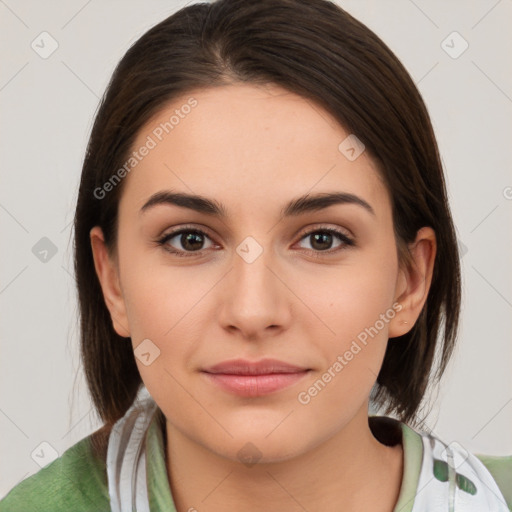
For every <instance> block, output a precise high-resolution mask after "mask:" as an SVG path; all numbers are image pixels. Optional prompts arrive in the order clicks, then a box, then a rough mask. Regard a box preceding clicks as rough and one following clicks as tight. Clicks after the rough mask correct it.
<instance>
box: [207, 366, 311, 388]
mask: <svg viewBox="0 0 512 512" xmlns="http://www.w3.org/2000/svg"><path fill="white" fill-rule="evenodd" d="M309 371H310V369H309V368H304V367H300V366H296V365H293V364H290V363H286V362H284V361H279V360H277V359H262V360H260V361H256V362H252V361H247V360H245V359H233V360H230V361H224V362H222V363H218V364H216V365H214V366H211V367H209V368H206V369H204V370H203V373H204V375H205V376H206V377H207V378H208V380H209V381H210V382H212V383H213V384H216V385H217V386H219V387H221V388H222V389H224V390H225V391H229V392H231V393H235V394H237V395H240V396H248V397H256V396H261V395H267V394H269V393H274V392H276V391H279V390H282V389H284V388H287V387H289V386H291V385H293V384H295V383H296V382H298V381H299V380H301V379H302V378H304V377H305V376H306V375H307V374H308V373H309Z"/></svg>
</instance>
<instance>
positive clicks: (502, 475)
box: [475, 453, 512, 510]
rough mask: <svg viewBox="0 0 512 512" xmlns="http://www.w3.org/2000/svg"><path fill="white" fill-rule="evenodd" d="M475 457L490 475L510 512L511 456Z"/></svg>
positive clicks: (511, 485) (511, 502)
mask: <svg viewBox="0 0 512 512" xmlns="http://www.w3.org/2000/svg"><path fill="white" fill-rule="evenodd" d="M475 456H476V457H477V458H478V459H479V460H480V461H481V462H482V463H483V464H484V466H485V467H486V468H487V470H488V471H489V473H491V475H492V477H493V478H494V480H495V482H496V483H497V484H498V487H499V488H500V491H501V493H502V494H503V497H504V498H505V501H506V502H507V506H508V508H509V509H510V510H512V455H505V456H494V455H481V454H478V453H476V454H475Z"/></svg>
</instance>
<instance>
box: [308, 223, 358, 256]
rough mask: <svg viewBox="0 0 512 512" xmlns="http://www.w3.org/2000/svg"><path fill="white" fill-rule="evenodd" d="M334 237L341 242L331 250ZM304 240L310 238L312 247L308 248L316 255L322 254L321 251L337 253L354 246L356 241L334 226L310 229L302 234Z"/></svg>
mask: <svg viewBox="0 0 512 512" xmlns="http://www.w3.org/2000/svg"><path fill="white" fill-rule="evenodd" d="M333 237H334V238H337V239H338V240H339V241H340V243H339V245H338V246H336V248H335V249H333V250H331V248H332V245H333ZM302 240H309V241H310V243H309V245H310V247H309V248H306V249H308V251H309V252H312V253H313V254H314V255H315V256H322V254H321V253H327V254H332V253H337V252H339V251H342V250H343V249H346V248H347V247H350V246H354V245H355V242H354V240H352V239H351V238H350V237H349V236H347V235H346V234H345V233H343V232H342V231H338V230H337V229H334V228H323V227H322V228H316V229H314V230H311V231H308V232H307V233H305V234H303V235H302V236H301V241H302Z"/></svg>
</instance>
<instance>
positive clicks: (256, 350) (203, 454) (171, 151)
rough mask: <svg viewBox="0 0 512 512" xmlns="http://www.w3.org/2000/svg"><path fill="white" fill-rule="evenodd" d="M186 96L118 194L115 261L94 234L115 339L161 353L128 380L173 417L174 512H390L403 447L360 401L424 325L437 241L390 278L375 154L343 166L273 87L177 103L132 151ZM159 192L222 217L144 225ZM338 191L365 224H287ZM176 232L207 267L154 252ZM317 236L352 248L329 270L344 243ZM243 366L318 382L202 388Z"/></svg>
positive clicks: (329, 142) (292, 101)
mask: <svg viewBox="0 0 512 512" xmlns="http://www.w3.org/2000/svg"><path fill="white" fill-rule="evenodd" d="M191 96H192V97H194V98H196V100H197V101H198V105H197V107H196V108H195V109H194V110H192V111H191V113H190V114H189V115H188V116H186V117H185V118H184V119H182V120H180V124H179V125H178V126H176V127H175V129H174V130H173V131H172V132H171V133H170V134H169V135H167V136H165V137H164V138H163V140H162V141H161V142H159V143H158V145H157V146H156V147H155V148H154V149H152V150H151V151H150V152H149V154H148V155H147V156H146V157H145V158H144V159H143V160H142V161H141V162H140V163H138V165H137V166H136V168H135V169H134V170H132V171H131V173H130V174H129V175H128V176H127V177H126V178H125V180H126V181H125V182H124V184H123V186H124V189H123V192H122V196H121V200H120V204H119V231H118V246H117V250H116V253H115V256H114V257H112V258H110V257H109V255H108V253H107V250H106V246H105V243H104V239H103V234H102V231H101V229H100V228H99V227H97V226H96V227H94V228H93V229H92V230H91V246H92V249H93V254H94V261H95V265H96V271H97V274H98V277H99V279H100V282H101V286H102V289H103V293H104V297H105V301H106V304H107V306H108V308H109V311H110V313H111V316H112V321H113V325H114V328H115V330H116V331H117V332H118V333H119V334H120V335H121V336H125V337H131V341H132V344H133V347H134V349H135V348H136V347H137V346H138V345H139V344H140V343H141V342H142V340H144V339H150V340H151V342H152V343H154V344H155V345H156V346H157V347H158V348H159V350H160V356H159V357H157V358H156V359H155V360H154V362H152V364H150V365H149V366H145V365H144V364H142V363H141V361H139V360H138V359H137V364H138V368H139V371H140V374H141V377H142V380H143V381H144V383H145V385H146V387H147V389H148V391H149V392H150V394H151V395H152V396H153V398H154V399H155V401H156V402H157V404H158V405H159V407H160V408H161V409H162V411H163V412H164V414H165V416H166V418H167V427H166V433H167V439H168V448H167V454H166V455H167V470H168V475H169V484H170V486H171V490H172V494H173V497H174V500H175V504H176V507H177V510H178V511H179V512H185V511H188V510H189V509H190V508H191V507H194V508H196V509H197V510H200V511H208V512H216V511H221V510H223V511H225V510H226V509H233V510H244V511H257V510H266V511H269V512H272V511H278V510H279V511H282V510H287V511H295V510H297V511H299V510H301V511H303V510H304V509H306V510H309V511H311V510H324V511H339V510H345V511H356V510H358V511H359V510H374V511H391V510H393V508H394V505H395V503H396V501H397V498H398V495H399V491H400V485H401V481H402V474H403V453H402V447H401V445H398V446H393V447H388V446H385V445H383V444H381V443H380V442H379V441H377V439H376V438H375V437H374V436H373V434H372V432H371V430H370V429H369V426H368V400H369V394H370V391H371V389H372V387H373V385H374V383H375V380H376V377H377V374H378V373H379V369H380V367H381V365H382V361H383V357H384V354H385V349H386V345H387V343H388V339H389V338H393V337H396V336H399V335H402V334H404V333H406V332H407V331H409V330H410V329H411V328H412V326H413V325H414V322H415V321H416V320H417V318H418V316H419V314H420V313H421V310H422V307H423V304H424V303H425V300H426V298H427V294H428V290H429V287H430V282H431V277H432V270H433V262H434V257H435V251H436V240H435V234H434V232H433V231H432V229H431V228H422V229H421V230H419V231H418V234H417V238H416V241H415V242H414V243H413V244H411V245H410V249H411V253H412V256H413V259H414V262H415V266H414V268H411V269H408V270H407V271H405V270H402V269H400V267H399V265H398V260H397V251H396V240H395V238H394V233H393V222H392V214H391V211H392V210H391V202H390V197H389V194H388V191H387V190H386V188H385V186H384V184H383V182H382V180H381V178H380V176H379V173H378V170H377V168H376V166H375V164H374V163H373V161H372V160H371V158H370V157H369V156H368V154H367V152H363V153H362V154H361V156H359V158H357V159H356V160H354V161H349V160H348V159H347V158H346V157H345V156H344V155H343V154H342V153H341V152H340V151H339V150H338V146H339V144H340V142H341V141H343V140H344V139H345V138H346V137H347V135H348V133H347V132H346V131H345V130H344V129H343V128H342V127H341V126H340V125H339V124H338V123H337V122H336V121H335V119H334V118H333V117H331V115H330V114H329V113H328V112H326V111H325V110H323V109H322V108H321V107H320V106H318V105H316V104H313V103H311V102H310V101H308V100H306V99H304V98H302V97H300V96H297V95H295V94H292V93H289V92H287V91H285V90H283V89H281V88H279V87H277V86H275V85H268V86H264V87H263V86H254V85H247V84H236V85H229V86H223V87H221V88H212V89H206V90H201V91H195V92H194V93H190V94H187V95H186V96H184V97H183V98H181V99H180V100H179V101H174V102H172V104H169V105H167V106H165V108H163V109H162V110H161V111H160V112H158V114H157V115H156V116H155V117H154V119H152V120H151V122H149V123H148V124H147V125H146V126H145V127H144V128H143V129H142V130H141V131H140V132H139V134H138V137H137V140H136V141H135V143H134V148H138V147H140V146H141V145H142V144H144V142H145V141H146V137H147V136H148V135H150V134H151V131H152V130H153V129H154V128H155V126H157V125H158V124H159V123H160V122H164V121H166V120H168V119H169V117H170V115H172V113H173V112H174V110H175V109H176V108H179V107H180V106H181V105H183V104H184V103H186V101H187V99H188V98H190V97H191ZM169 189H173V190H174V191H180V192H186V193H195V194H201V195H203V196H206V197H209V198H214V199H216V200H217V201H219V202H222V203H223V204H224V205H225V206H226V208H227V210H228V217H227V218H226V219H223V220H220V219H218V218H213V217H210V216H208V215H206V214H204V213H197V212H193V211H192V210H188V209H186V208H180V207H178V206H174V205H158V206H155V207H154V208H152V209H149V210H148V211H147V212H146V213H144V214H140V213H139V210H140V209H141V207H142V205H143V204H144V203H145V202H146V201H147V200H148V198H149V197H150V196H151V195H152V194H154V193H155V192H158V191H161V190H169ZM332 191H343V192H350V193H352V194H355V195H357V196H359V197H361V198H363V199H364V200H365V201H367V202H368V203H369V204H370V205H371V206H372V208H373V209H374V211H375V215H371V214H370V213H369V212H367V211H366V210H365V209H364V208H362V207H360V206H358V205H355V204H342V205H339V204H338V205H333V206H330V207H329V208H327V209H324V210H320V211H317V212H308V213H306V214H304V215H302V216H300V217H295V218H294V217H291V218H284V219H282V218H281V217H280V210H281V208H282V207H283V206H284V204H285V203H287V202H288V201H289V200H291V199H293V198H296V197H298V196H301V195H303V194H305V193H308V192H310V193H316V192H332ZM185 224H193V227H195V228H198V229H203V230H205V231H206V232H207V237H204V238H202V239H201V238H200V240H199V242H198V244H199V245H198V246H199V248H200V249H201V250H200V251H199V255H198V252H197V251H196V252H195V253H194V252H193V247H192V249H190V246H186V245H185V246H184V245H183V243H181V242H182V241H183V238H182V237H181V236H176V237H174V238H173V239H172V240H169V241H168V242H167V246H168V247H169V246H172V247H173V248H175V249H176V250H181V251H182V252H186V251H187V250H188V254H189V255H191V256H190V257H181V258H180V257H178V256H175V255H173V254H171V253H169V252H167V251H166V250H165V248H164V247H163V246H161V245H158V243H156V240H157V239H158V238H160V237H161V236H163V235H165V234H166V233H169V232H171V231H172V230H173V229H176V228H179V227H182V226H184V225H185ZM325 227H328V228H335V229H338V230H340V231H342V232H343V233H345V234H347V236H349V237H350V238H351V239H353V240H354V241H355V243H356V245H355V246H346V247H345V248H344V249H343V250H341V251H338V252H331V254H330V255H326V254H325V251H335V250H336V249H337V248H339V247H340V246H341V245H343V242H341V241H340V240H339V239H338V238H337V237H336V236H333V238H332V244H331V245H330V246H329V243H328V242H327V243H326V244H324V245H323V246H322V245H320V246H319V245H314V239H313V237H312V236H304V235H305V233H306V232H311V231H313V230H315V229H317V228H325ZM313 232H316V231H313ZM247 236H251V237H253V238H254V239H255V240H256V241H257V242H258V244H259V245H260V246H261V247H262V249H263V252H262V254H261V255H260V256H259V257H258V258H256V260H255V261H254V262H252V263H248V262H247V261H245V260H244V259H243V258H242V257H240V256H239V254H238V253H237V252H236V249H237V247H238V246H239V245H240V243H241V242H242V241H243V240H244V239H245V238H246V237H247ZM201 241H203V243H202V245H201ZM318 247H320V248H319V249H318ZM322 247H324V248H325V249H324V252H322ZM315 248H316V249H315ZM315 252H316V254H317V255H318V256H319V257H317V258H315V257H314V255H313V253H315ZM394 303H399V304H401V305H402V309H401V311H400V312H398V313H396V315H395V316H394V318H393V319H391V320H389V321H388V322H387V323H385V326H384V328H382V329H381V330H380V331H379V333H378V335H376V336H374V337H373V338H371V339H370V341H369V343H368V344H367V345H366V346H365V347H364V348H363V349H362V350H361V351H360V352H359V353H358V354H357V355H355V356H354V358H353V359H352V360H351V361H350V362H348V364H347V365H346V366H345V367H344V368H343V370H342V371H341V372H340V373H339V374H337V376H336V377H335V378H333V379H332V380H331V382H329V383H328V384H327V385H326V386H325V388H324V389H323V390H321V391H320V392H319V393H318V394H317V395H316V396H315V397H314V398H313V399H312V400H311V401H310V402H309V403H308V404H307V405H303V404H301V403H299V401H298V399H297V396H298V394H299V393H300V392H301V391H305V390H306V391H307V390H308V388H309V387H310V386H311V385H312V384H313V383H314V382H315V381H317V380H318V378H320V377H321V376H322V374H323V373H324V372H325V371H326V370H327V369H328V368H329V367H332V365H333V363H334V362H335V361H336V359H337V357H338V355H343V354H344V353H345V352H346V351H347V350H348V349H349V347H350V345H351V343H352V341H353V340H354V339H356V336H357V335H358V334H359V333H360V332H362V331H364V329H365V328H368V327H370V326H373V325H374V324H375V322H376V320H378V319H379V315H380V314H382V313H385V312H386V311H388V310H390V308H391V309H392V305H393V304H394ZM405 322H407V323H405ZM389 343H393V340H392V339H390V340H389ZM238 357H241V358H245V359H250V360H259V359H262V358H264V357H273V358H277V359H281V360H284V361H287V362H289V363H292V364H296V365H299V366H304V367H307V368H311V369H312V371H310V372H309V374H308V375H306V377H304V378H303V379H302V380H301V381H299V382H297V383H295V384H293V385H292V386H290V387H288V388H286V389H283V390H280V391H278V392H275V393H273V394H271V395H267V396H263V397H256V398H247V397H240V396H237V395H234V394H231V393H228V392H225V391H223V390H221V389H220V388H218V387H217V386H215V385H213V384H211V383H210V382H209V381H208V380H207V379H206V378H205V376H204V374H202V373H201V371H200V370H201V369H203V368H205V367H206V366H209V365H213V364H216V363H219V362H221V361H225V360H228V359H233V358H238ZM249 442H250V443H252V445H254V446H255V447H256V448H257V450H258V453H259V456H260V457H261V458H260V459H259V461H258V463H257V464H254V465H251V466H250V467H248V466H247V465H245V464H243V463H242V462H241V461H240V459H239V456H238V452H239V450H241V449H242V448H243V447H244V446H246V444H247V443H249ZM247 449H248V448H247V447H246V450H247ZM251 450H254V448H251Z"/></svg>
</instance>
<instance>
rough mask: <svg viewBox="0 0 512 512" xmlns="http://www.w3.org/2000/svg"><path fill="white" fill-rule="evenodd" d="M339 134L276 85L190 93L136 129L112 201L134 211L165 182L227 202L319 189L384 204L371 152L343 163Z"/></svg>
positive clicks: (314, 108) (313, 108)
mask: <svg viewBox="0 0 512 512" xmlns="http://www.w3.org/2000/svg"><path fill="white" fill-rule="evenodd" d="M191 105H193V106H191ZM349 135H350V134H349V133H347V132H346V131H345V130H344V129H343V127H342V126H341V125H340V124H339V123H338V122H337V121H336V120H335V119H334V118H333V117H332V116H331V114H330V113H329V112H327V111H326V110H324V109H323V108H322V107H320V106H319V105H318V104H316V103H313V102H312V101H310V100H308V99H305V98H303V97H302V96H298V95H296V94H294V93H291V92H289V91H286V90H285V89H282V88H280V87H278V86H276V85H265V86H256V85H247V84H242V85H240V84H237V85H229V86H222V87H216V88H211V89H203V90H197V91H192V92H190V93H188V94H185V95H183V96H181V97H180V98H177V99H175V100H173V101H172V102H170V103H168V104H166V105H165V106H163V107H162V108H161V109H160V110H159V111H158V112H157V114H156V115H155V116H154V117H153V118H152V119H151V120H150V121H149V122H148V123H146V125H145V126H144V127H143V128H142V129H141V130H140V131H139V133H138V135H137V137H136V140H135V142H134V144H133V147H132V150H133V151H136V152H137V151H138V152H139V153H141V152H144V153H145V156H143V157H141V158H140V160H137V161H136V165H134V166H133V167H132V169H131V171H130V172H129V173H128V175H127V177H126V178H125V180H127V182H126V183H124V191H123V195H122V198H121V203H122V206H121V207H123V208H130V209H134V210H135V209H136V210H139V209H140V208H141V207H142V205H143V204H144V202H145V201H146V200H147V198H148V197H149V196H150V195H152V194H154V193H155V192H158V191H160V190H165V189H174V190H180V191H183V192H188V193H195V194H201V195H203V196H207V197H215V198H218V199H219V200H220V201H221V202H222V203H224V204H227V205H232V206H233V208H235V209H236V208H237V207H243V205H247V204H249V203H250V204H251V206H252V207H254V206H257V205H261V206H264V205H265V204H268V203H269V200H270V199H273V200H274V199H275V201H276V203H278V204H279V205H281V204H282V203H284V202H286V201H288V200H289V199H290V198H291V197H298V196H301V195H304V194H305V193H307V192H311V193H315V192H321V191H327V190H328V191H333V190H337V191H343V192H348V193H354V194H357V195H359V196H364V199H365V200H367V201H368V202H370V203H371V204H372V205H373V206H374V208H375V209H376V210H379V209H386V208H389V197H388V194H387V191H386V189H385V186H384V184H383V182H382V181H381V179H380V175H379V172H378V170H377V167H376V166H375V164H374V162H373V161H372V159H371V158H370V157H369V156H368V155H367V154H366V152H363V153H362V154H361V155H360V156H359V157H358V158H357V159H355V160H350V159H348V158H347V156H346V155H345V153H343V151H342V150H340V144H342V143H343V141H345V140H346V139H347V137H348V136H349ZM144 146H147V147H150V148H151V149H150V150H146V151H140V150H141V148H143V147H144ZM343 147H344V146H343V145H342V148H343ZM123 205H124V206H123ZM228 213H229V212H228ZM377 213H378V212H377Z"/></svg>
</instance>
